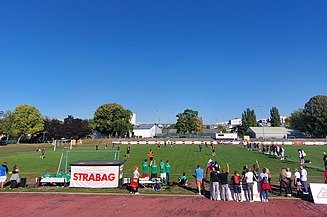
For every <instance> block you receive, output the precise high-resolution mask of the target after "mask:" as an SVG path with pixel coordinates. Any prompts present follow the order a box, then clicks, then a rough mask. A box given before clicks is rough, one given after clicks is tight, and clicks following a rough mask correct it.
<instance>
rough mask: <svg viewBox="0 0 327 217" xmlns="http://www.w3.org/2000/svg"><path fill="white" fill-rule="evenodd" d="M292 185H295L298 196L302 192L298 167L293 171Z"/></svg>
mask: <svg viewBox="0 0 327 217" xmlns="http://www.w3.org/2000/svg"><path fill="white" fill-rule="evenodd" d="M294 177H295V178H294V185H295V186H296V192H297V196H298V197H299V196H300V195H301V194H302V184H301V174H300V172H299V171H298V169H295V171H294Z"/></svg>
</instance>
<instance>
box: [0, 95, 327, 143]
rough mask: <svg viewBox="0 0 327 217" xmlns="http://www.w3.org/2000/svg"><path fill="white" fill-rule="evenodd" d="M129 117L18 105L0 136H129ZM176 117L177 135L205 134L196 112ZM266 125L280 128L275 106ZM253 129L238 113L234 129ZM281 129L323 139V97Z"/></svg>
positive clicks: (108, 108)
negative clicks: (54, 113)
mask: <svg viewBox="0 0 327 217" xmlns="http://www.w3.org/2000/svg"><path fill="white" fill-rule="evenodd" d="M131 118H132V112H131V111H130V110H128V109H125V108H124V107H123V106H122V105H119V104H116V103H108V104H104V105H101V106H100V107H98V108H97V110H96V111H95V113H94V117H93V119H90V120H83V119H80V118H74V117H73V116H71V115H69V116H68V117H67V118H65V119H64V120H58V119H56V118H49V117H43V116H42V115H41V113H40V112H39V111H38V109H37V108H35V107H33V106H30V105H20V106H17V107H16V108H15V110H14V111H13V112H11V111H7V112H5V114H4V115H3V117H2V118H1V119H0V133H6V135H7V138H9V137H14V138H16V139H17V141H18V143H19V142H20V140H21V139H22V138H24V137H31V138H33V137H34V138H37V139H38V140H39V141H40V140H41V141H42V142H44V140H47V139H60V138H69V139H80V138H84V137H86V136H87V135H89V134H90V133H91V131H92V130H96V131H98V132H101V133H102V134H104V135H105V136H108V137H129V136H130V132H131V131H132V130H133V125H132V124H131V122H130V121H131ZM176 118H177V121H176V123H175V124H173V125H172V128H175V129H176V130H177V132H178V133H193V134H197V133H200V134H201V133H204V132H205V125H204V123H203V120H202V117H201V116H199V112H198V111H195V110H192V109H185V110H184V111H183V112H181V113H178V114H177V115H176ZM270 123H271V126H272V127H279V126H281V120H280V114H279V111H278V109H277V107H272V108H271V109H270ZM259 124H260V123H259ZM261 124H264V123H261ZM255 126H258V123H257V117H256V114H255V111H254V110H253V109H250V108H247V109H246V110H245V111H244V112H243V113H242V125H240V126H238V128H237V129H235V130H236V131H237V132H238V133H239V135H240V136H243V135H245V134H246V131H247V130H248V128H249V127H255ZM285 126H286V127H289V128H292V129H297V130H300V131H302V132H304V133H306V135H307V136H309V137H320V138H321V137H326V136H327V96H314V97H312V98H311V99H310V100H309V101H308V102H307V103H306V104H305V105H304V108H303V109H298V110H296V111H294V112H293V113H292V114H291V116H290V117H288V118H287V119H286V121H285ZM218 129H219V130H221V131H222V132H228V129H226V127H224V126H222V125H220V126H219V125H218Z"/></svg>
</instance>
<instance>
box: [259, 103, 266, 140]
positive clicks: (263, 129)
mask: <svg viewBox="0 0 327 217" xmlns="http://www.w3.org/2000/svg"><path fill="white" fill-rule="evenodd" d="M259 108H261V110H262V119H261V125H262V138H263V140H265V127H264V125H263V105H259Z"/></svg>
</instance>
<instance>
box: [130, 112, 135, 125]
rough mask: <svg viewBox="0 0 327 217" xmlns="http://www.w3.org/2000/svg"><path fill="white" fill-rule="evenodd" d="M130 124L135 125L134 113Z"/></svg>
mask: <svg viewBox="0 0 327 217" xmlns="http://www.w3.org/2000/svg"><path fill="white" fill-rule="evenodd" d="M131 124H133V125H134V126H135V125H136V114H135V113H133V115H132V118H131Z"/></svg>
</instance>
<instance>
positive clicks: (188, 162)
mask: <svg viewBox="0 0 327 217" xmlns="http://www.w3.org/2000/svg"><path fill="white" fill-rule="evenodd" d="M41 147H46V154H45V156H46V157H45V159H40V158H39V156H40V153H38V152H36V149H37V148H41ZM126 147H127V145H121V146H120V159H126V162H125V165H124V177H131V174H132V172H133V167H134V166H135V165H138V166H139V167H140V168H141V162H142V161H144V159H148V156H147V153H148V150H149V149H153V151H154V158H155V159H156V160H157V161H160V160H161V159H163V160H165V161H166V160H169V161H170V164H171V181H177V179H178V177H179V176H180V175H181V173H182V172H186V174H187V175H188V177H190V180H191V181H192V180H193V178H192V176H193V174H194V169H195V167H196V165H197V164H200V165H201V166H202V167H203V168H205V167H206V164H207V162H208V160H209V159H212V160H214V161H217V162H218V163H219V164H220V165H221V167H225V165H226V163H229V165H230V172H231V173H232V172H233V171H234V170H237V171H239V172H241V171H242V168H243V166H244V165H246V164H248V165H252V164H254V163H255V161H256V160H257V161H258V162H259V165H260V168H263V167H268V168H269V169H270V171H271V173H272V182H273V184H277V182H278V173H279V171H280V169H281V168H283V167H289V168H290V169H291V170H292V171H294V169H295V168H297V167H298V158H297V149H298V146H296V147H292V146H286V147H285V150H286V152H285V155H286V156H289V157H288V158H287V160H284V161H281V160H279V159H277V158H275V157H273V156H266V155H263V154H262V153H260V152H258V151H248V150H247V149H246V148H243V147H241V146H229V145H215V149H216V153H217V156H215V157H212V156H211V153H212V152H211V148H210V145H209V146H208V147H207V148H206V147H205V146H203V148H202V152H200V151H199V149H198V146H197V145H174V146H172V147H170V146H166V147H165V146H163V145H162V146H161V149H160V150H158V149H157V146H156V145H132V146H131V157H130V158H125V156H124V155H125V154H126ZM301 148H303V149H304V150H305V152H306V153H307V159H309V160H310V161H311V163H310V164H309V163H308V164H306V165H307V171H308V174H309V181H311V182H323V176H322V169H323V163H322V153H323V152H324V151H327V147H326V146H306V147H304V146H303V147H301ZM67 149H68V147H57V150H56V152H54V151H53V147H52V146H51V145H49V144H39V145H24V144H21V145H8V146H5V147H0V161H7V162H8V166H9V169H11V168H12V167H13V165H14V164H18V165H19V167H20V173H21V176H22V177H27V178H28V182H29V184H30V186H31V185H32V184H34V180H35V178H36V177H39V176H40V175H42V174H43V173H45V171H50V172H51V173H52V174H55V173H56V171H57V168H58V165H59V160H60V157H61V154H62V152H63V151H64V150H67ZM116 149H117V146H115V147H112V145H111V144H110V145H109V146H108V148H107V149H105V145H104V144H100V147H99V152H100V153H98V154H97V153H96V151H95V141H88V142H87V143H86V144H83V145H82V146H78V147H74V150H84V151H86V153H84V154H82V155H81V156H80V157H81V158H80V160H89V159H92V160H93V159H100V160H104V156H106V154H105V153H106V152H108V151H110V150H116ZM107 156H108V158H109V159H107V160H110V158H112V156H113V155H112V154H108V155H107ZM74 159H76V158H74ZM140 170H141V169H140ZM140 172H141V171H140ZM29 190H31V189H29ZM72 191H78V190H76V189H75V190H72ZM90 191H91V190H90ZM101 191H106V192H107V191H108V190H96V192H101ZM168 192H169V193H175V192H176V193H178V194H181V193H182V194H194V193H193V192H190V191H188V192H183V189H171V190H169V191H168Z"/></svg>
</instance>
